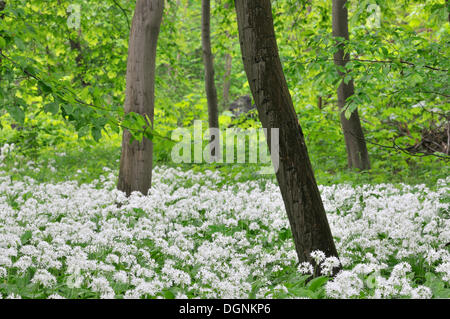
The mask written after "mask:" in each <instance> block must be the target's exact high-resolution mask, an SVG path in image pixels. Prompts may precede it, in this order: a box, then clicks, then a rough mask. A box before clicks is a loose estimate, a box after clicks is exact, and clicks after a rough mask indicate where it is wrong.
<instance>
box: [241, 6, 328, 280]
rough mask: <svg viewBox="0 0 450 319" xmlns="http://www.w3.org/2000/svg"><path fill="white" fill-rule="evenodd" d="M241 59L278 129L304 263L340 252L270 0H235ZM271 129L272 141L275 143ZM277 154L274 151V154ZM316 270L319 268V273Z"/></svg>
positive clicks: (285, 188)
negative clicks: (295, 101)
mask: <svg viewBox="0 0 450 319" xmlns="http://www.w3.org/2000/svg"><path fill="white" fill-rule="evenodd" d="M235 4H236V12H237V21H238V27H239V39H240V44H241V51H242V59H243V62H244V68H245V72H246V74H247V78H248V82H249V85H250V89H251V91H252V94H253V98H254V100H255V102H256V106H257V109H258V114H259V118H260V120H261V123H262V125H263V127H264V128H267V129H268V130H269V129H272V128H279V158H280V163H279V169H278V170H277V172H276V176H277V180H278V183H279V185H280V190H281V194H282V196H283V201H284V204H285V207H286V212H287V215H288V218H289V222H290V225H291V230H292V234H293V236H294V242H295V247H296V251H297V255H298V259H299V261H300V262H304V261H309V262H311V263H313V264H314V261H313V260H312V258H311V256H310V253H311V252H312V251H314V250H321V251H323V252H324V253H325V254H326V255H327V256H337V251H336V248H335V245H334V241H333V237H332V235H331V230H330V227H329V225H328V220H327V217H326V214H325V210H324V207H323V203H322V199H321V197H320V193H319V189H318V187H317V184H316V180H315V178H314V173H313V170H312V166H311V162H310V160H309V156H308V151H307V148H306V145H305V140H304V137H303V133H302V129H301V127H300V125H299V122H298V119H297V114H296V113H295V110H294V105H293V103H292V99H291V95H290V93H289V89H288V86H287V83H286V79H285V77H284V74H283V69H282V67H281V62H280V58H279V55H278V47H277V42H276V39H275V31H274V27H273V17H272V9H271V3H270V0H258V1H254V0H236V1H235ZM270 135H271V134H267V137H268V139H267V143H268V145H269V148H270V147H271V140H270V139H271V138H270ZM272 155H273V154H272ZM316 274H317V273H316Z"/></svg>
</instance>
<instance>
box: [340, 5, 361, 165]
mask: <svg viewBox="0 0 450 319" xmlns="http://www.w3.org/2000/svg"><path fill="white" fill-rule="evenodd" d="M346 2H347V0H333V36H334V37H339V38H344V39H345V40H348V39H349V35H348V10H347V7H346ZM338 45H339V50H338V51H337V52H336V53H335V54H334V63H335V64H336V65H339V66H344V67H345V65H346V64H347V62H348V61H349V58H350V57H349V55H348V54H346V53H345V52H344V43H339V44H338ZM339 74H340V76H341V77H342V78H344V77H345V73H343V72H341V71H339ZM354 93H355V88H354V84H353V80H350V81H348V83H347V84H346V83H345V82H344V80H342V82H341V84H340V85H339V88H338V92H337V94H338V106H339V110H340V118H341V126H342V130H343V133H344V138H345V145H346V148H347V161H348V166H349V167H350V168H352V167H354V168H358V169H361V170H365V169H370V160H369V153H368V152H367V146H366V140H365V138H364V132H363V130H362V127H361V121H360V120H359V115H358V109H355V110H354V111H353V112H352V114H351V116H350V118H349V119H347V118H346V117H345V104H346V101H347V99H348V98H349V97H350V96H352V95H353V94H354Z"/></svg>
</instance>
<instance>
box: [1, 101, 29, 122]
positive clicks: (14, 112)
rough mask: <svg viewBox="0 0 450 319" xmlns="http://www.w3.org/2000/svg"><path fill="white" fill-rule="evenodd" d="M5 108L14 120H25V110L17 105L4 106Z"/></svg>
mask: <svg viewBox="0 0 450 319" xmlns="http://www.w3.org/2000/svg"><path fill="white" fill-rule="evenodd" d="M6 110H7V111H8V113H9V115H11V117H12V118H13V119H14V120H15V121H17V122H19V123H20V124H23V122H24V121H25V112H24V111H23V110H22V109H21V108H20V107H19V106H18V105H11V106H6Z"/></svg>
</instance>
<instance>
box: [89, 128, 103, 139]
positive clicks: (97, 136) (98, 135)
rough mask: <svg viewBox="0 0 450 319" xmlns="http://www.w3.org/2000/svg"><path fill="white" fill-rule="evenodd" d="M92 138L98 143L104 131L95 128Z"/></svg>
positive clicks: (92, 130)
mask: <svg viewBox="0 0 450 319" xmlns="http://www.w3.org/2000/svg"><path fill="white" fill-rule="evenodd" d="M91 133H92V137H93V138H94V140H95V141H96V142H98V141H99V140H100V139H101V138H102V129H101V128H100V127H97V126H93V127H92V129H91Z"/></svg>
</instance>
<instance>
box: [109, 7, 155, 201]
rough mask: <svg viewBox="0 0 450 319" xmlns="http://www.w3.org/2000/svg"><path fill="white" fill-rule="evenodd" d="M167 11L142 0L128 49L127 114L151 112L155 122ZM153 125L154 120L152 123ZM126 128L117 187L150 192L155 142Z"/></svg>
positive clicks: (122, 189)
mask: <svg viewBox="0 0 450 319" xmlns="http://www.w3.org/2000/svg"><path fill="white" fill-rule="evenodd" d="M163 11H164V0H138V1H137V3H136V9H135V13H134V17H133V22H132V26H131V33H130V41H129V48H128V64H127V87H126V97H125V106H124V108H125V113H129V112H135V113H138V114H142V115H147V116H148V117H149V118H150V120H151V122H152V123H151V125H153V116H154V100H155V67H156V46H157V42H158V35H159V29H160V25H161V21H162V15H163ZM149 124H150V123H149ZM130 137H131V134H130V132H129V131H128V130H126V129H124V131H123V137H122V155H121V159H120V171H119V182H118V185H117V188H118V189H119V190H121V191H123V192H125V193H126V194H127V195H130V193H131V192H133V191H139V192H141V193H143V194H147V193H148V190H149V189H150V187H151V181H152V165H153V143H152V141H150V140H149V139H147V138H145V137H144V138H143V140H142V141H139V142H138V141H133V143H131V144H130Z"/></svg>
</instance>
